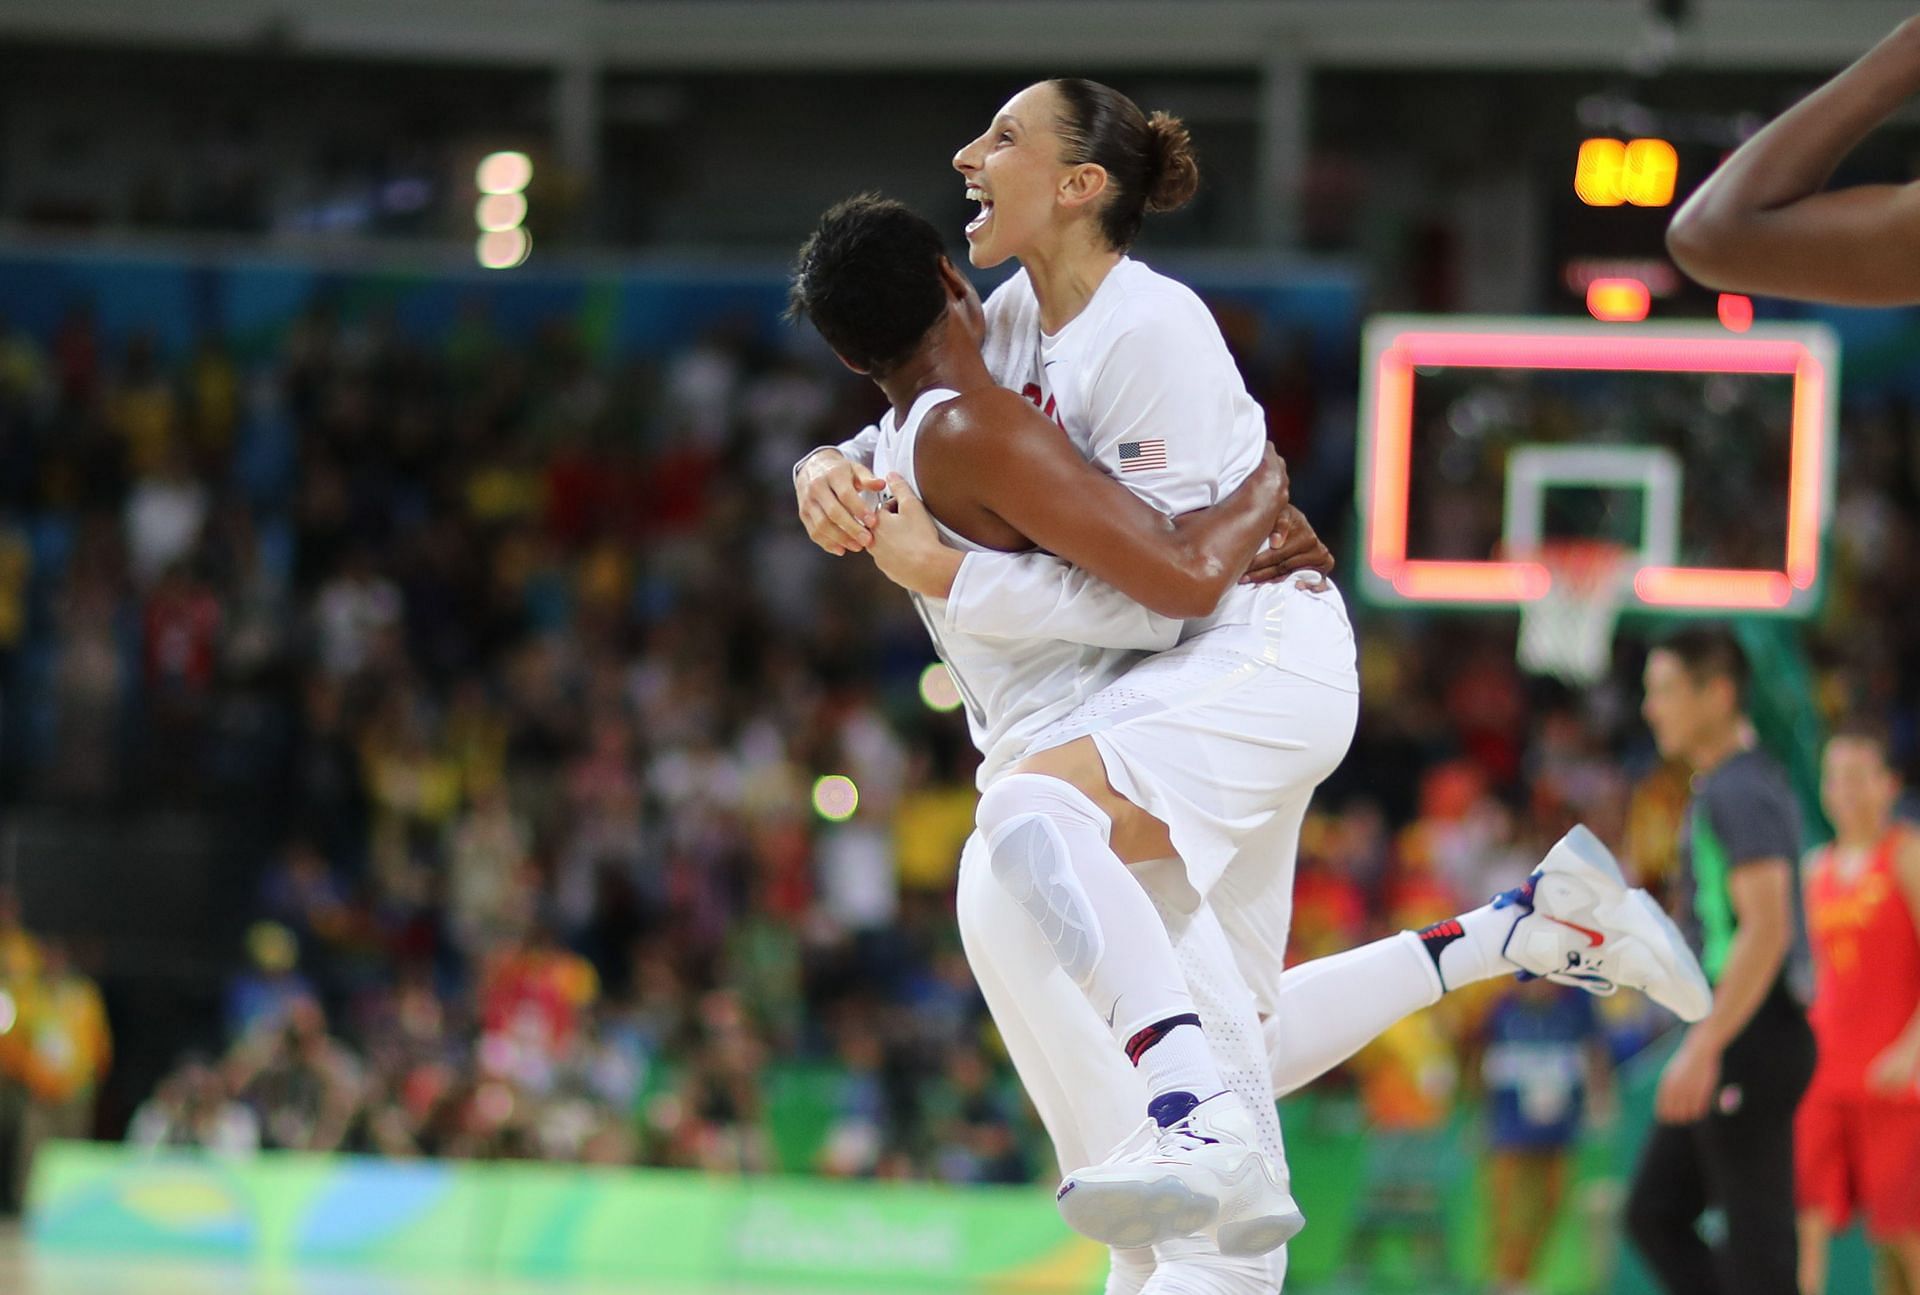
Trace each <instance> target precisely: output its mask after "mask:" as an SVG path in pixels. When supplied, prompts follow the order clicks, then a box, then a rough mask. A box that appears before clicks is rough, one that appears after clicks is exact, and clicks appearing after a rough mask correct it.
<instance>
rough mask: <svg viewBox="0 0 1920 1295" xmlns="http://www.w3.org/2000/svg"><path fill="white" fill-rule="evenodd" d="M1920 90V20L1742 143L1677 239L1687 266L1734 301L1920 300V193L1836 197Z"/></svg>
mask: <svg viewBox="0 0 1920 1295" xmlns="http://www.w3.org/2000/svg"><path fill="white" fill-rule="evenodd" d="M1916 93H1920V19H1914V18H1910V19H1908V20H1907V21H1906V22H1904V23H1902V24H1901V25H1900V26H1899V27H1898V28H1896V29H1895V30H1894V32H1893V34H1892V35H1891V36H1888V37H1887V38H1886V39H1885V40H1883V41H1881V42H1880V44H1879V45H1877V46H1875V47H1874V48H1873V49H1871V50H1869V51H1868V52H1867V53H1866V55H1865V56H1863V57H1862V58H1861V59H1860V60H1859V61H1858V62H1856V63H1855V64H1854V65H1853V66H1852V67H1849V68H1848V69H1847V70H1846V71H1844V72H1842V73H1840V75H1838V76H1836V77H1835V78H1834V79H1833V80H1831V81H1829V82H1827V84H1825V85H1823V86H1821V87H1820V88H1819V89H1818V90H1816V91H1814V92H1813V93H1812V94H1810V95H1808V96H1807V97H1806V98H1805V99H1802V100H1801V101H1800V102H1799V103H1797V104H1795V105H1794V106H1793V107H1792V108H1790V109H1788V110H1787V111H1786V112H1785V113H1783V114H1781V116H1780V117H1779V118H1778V119H1777V120H1775V121H1774V122H1773V123H1772V124H1770V125H1769V126H1767V128H1766V129H1765V130H1762V131H1761V132H1760V133H1759V134H1757V135H1755V136H1754V137H1753V138H1752V139H1750V140H1748V141H1747V142H1746V143H1745V144H1742V145H1741V146H1740V147H1739V148H1738V149H1736V150H1735V151H1734V154H1733V156H1731V157H1729V158H1728V159H1727V160H1726V162H1725V163H1723V164H1722V165H1721V167H1720V169H1719V170H1718V171H1716V172H1714V173H1713V175H1712V176H1711V177H1709V178H1708V180H1707V182H1706V183H1705V184H1703V185H1701V186H1700V188H1699V189H1698V190H1697V191H1696V192H1695V193H1694V195H1693V197H1691V198H1690V199H1688V200H1687V203H1686V205H1685V206H1683V207H1682V208H1681V209H1680V211H1679V213H1678V214H1677V215H1676V216H1675V217H1674V219H1673V224H1672V226H1671V228H1669V230H1668V232H1667V247H1668V249H1669V250H1670V251H1671V252H1672V253H1673V259H1674V260H1675V261H1676V262H1677V263H1678V264H1679V266H1680V268H1681V269H1683V270H1685V271H1686V272H1687V273H1688V274H1690V275H1692V276H1693V277H1694V278H1695V279H1697V280H1699V281H1700V282H1701V283H1704V284H1706V285H1707V286H1708V287H1712V288H1719V289H1722V290H1723V291H1727V292H1751V293H1760V294H1764V295H1766V296H1770V297H1795V298H1799V299H1802V300H1807V301H1830V302H1834V303H1836V304H1839V305H1849V306H1895V305H1905V304H1909V303H1912V302H1920V184H1904V185H1892V184H1879V185H1859V186H1856V187H1853V188H1848V189H1840V190H1835V191H1832V192H1825V191H1824V190H1825V186H1826V184H1827V181H1828V180H1830V179H1832V177H1833V172H1834V169H1835V168H1836V167H1838V166H1839V165H1840V162H1841V160H1842V159H1844V158H1845V157H1846V156H1847V154H1848V153H1850V152H1852V151H1853V149H1854V148H1855V147H1856V146H1857V145H1858V144H1859V143H1860V141H1861V140H1863V139H1865V138H1866V137H1867V134H1868V133H1869V132H1870V131H1872V130H1873V128H1874V127H1876V126H1878V125H1880V124H1881V123H1882V122H1884V121H1886V120H1887V119H1888V118H1889V117H1891V116H1892V115H1893V114H1894V113H1895V112H1897V111H1899V109H1900V108H1901V107H1902V106H1904V105H1905V104H1906V102H1907V100H1909V99H1911V98H1912V97H1913V96H1914V95H1915V94H1916Z"/></svg>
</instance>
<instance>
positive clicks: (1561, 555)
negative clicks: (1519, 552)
mask: <svg viewBox="0 0 1920 1295" xmlns="http://www.w3.org/2000/svg"><path fill="white" fill-rule="evenodd" d="M1534 560H1535V561H1537V562H1539V563H1540V564H1541V565H1542V566H1544V567H1546V568H1547V570H1548V571H1549V572H1550V573H1551V574H1552V576H1553V584H1552V585H1551V586H1550V587H1549V588H1548V590H1547V592H1546V594H1545V595H1543V596H1542V597H1540V598H1538V599H1535V600H1534V601H1532V602H1528V603H1522V604H1521V605H1520V646H1519V651H1518V653H1517V655H1518V657H1519V659H1520V664H1521V666H1522V667H1523V668H1524V669H1526V670H1527V671H1529V672H1530V673H1532V674H1542V675H1553V676H1555V677H1556V678H1558V679H1560V680H1562V681H1563V682H1565V683H1568V684H1571V685H1573V686H1575V687H1587V686H1590V685H1592V684H1596V683H1598V682H1600V680H1602V679H1604V678H1606V676H1607V672H1608V671H1609V670H1610V669H1611V668H1612V666H1613V632H1614V629H1615V627H1616V626H1618V625H1619V623H1620V609H1621V608H1622V607H1623V606H1625V605H1626V601H1627V596H1628V594H1629V593H1630V592H1631V591H1632V582H1631V580H1630V578H1629V568H1630V561H1631V559H1630V555H1629V554H1628V552H1627V551H1626V550H1625V549H1623V548H1620V547H1618V546H1616V545H1612V544H1600V543H1593V542H1580V543H1570V544H1564V545H1550V546H1547V547H1545V548H1542V549H1541V550H1540V552H1539V553H1537V554H1535V555H1534Z"/></svg>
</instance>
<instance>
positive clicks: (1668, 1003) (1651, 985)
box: [1493, 826, 1713, 1022]
mask: <svg viewBox="0 0 1920 1295" xmlns="http://www.w3.org/2000/svg"><path fill="white" fill-rule="evenodd" d="M1493 902H1494V905H1495V907H1499V908H1506V907H1516V908H1519V909H1520V910H1521V912H1520V916H1519V918H1518V920H1516V921H1515V922H1514V924H1513V929H1512V930H1511V931H1510V932H1508V934H1507V942H1506V946H1505V947H1504V948H1503V949H1502V952H1503V953H1504V954H1505V955H1506V958H1507V961H1509V962H1511V963H1513V964H1514V965H1515V966H1517V967H1519V968H1521V969H1522V970H1523V971H1525V972H1526V973H1527V974H1529V975H1533V976H1539V977H1542V978H1544V979H1546V980H1551V981H1554V982H1556V983H1558V984H1562V985H1576V986H1578V987H1579V988H1581V989H1584V990H1586V991H1587V992H1588V993H1591V994H1600V995H1607V994H1611V993H1613V992H1614V991H1615V990H1616V989H1618V988H1619V987H1620V986H1622V985H1624V986H1626V987H1627V988H1629V989H1638V990H1640V991H1641V992H1642V993H1644V994H1646V996H1647V997H1649V998H1651V999H1652V1000H1653V1001H1654V1002H1656V1003H1658V1004H1660V1005H1661V1006H1662V1007H1664V1008H1666V1009H1667V1010H1668V1011H1670V1012H1672V1013H1673V1014H1674V1015H1675V1016H1678V1017H1679V1018H1680V1019H1681V1020H1683V1021H1689V1022H1692V1021H1698V1020H1701V1019H1703V1018H1704V1017H1705V1016H1706V1015H1707V1013H1708V1012H1710V1011H1712V1010H1713V987H1712V985H1710V984H1709V983H1708V982H1707V977H1706V973H1705V972H1703V971H1701V970H1700V960H1699V959H1698V958H1696V957H1695V956H1694V954H1693V950H1692V949H1691V948H1689V947H1688V946H1687V941H1686V937H1685V936H1683V935H1682V934H1681V933H1680V928H1679V927H1678V926H1675V925H1674V922H1673V919H1672V918H1671V917H1668V916H1667V914H1666V912H1665V910H1663V909H1662V908H1661V907H1660V905H1659V904H1657V903H1655V902H1654V899H1653V896H1651V895H1649V894H1648V893H1647V892H1646V891H1644V890H1636V889H1634V888H1632V887H1630V886H1628V885H1627V879H1626V877H1625V876H1624V875H1623V874H1622V873H1621V871H1620V865H1619V864H1618V863H1616V862H1615V861H1614V858H1613V855H1612V853H1611V852H1609V851H1608V849H1607V847H1606V846H1604V845H1602V844H1601V843H1600V838H1599V837H1597V836H1595V835H1594V834H1593V833H1592V832H1590V831H1588V830H1587V829H1586V828H1585V827H1584V826H1576V827H1575V828H1574V829H1573V830H1572V831H1571V832H1568V833H1567V834H1566V835H1565V836H1563V837H1561V838H1560V840H1559V842H1558V843H1557V844H1556V845H1555V846H1554V847H1553V849H1551V850H1549V851H1547V857H1546V858H1545V859H1543V860H1542V861H1541V863H1540V866H1539V867H1538V868H1536V869H1534V872H1533V875H1532V876H1531V877H1529V878H1527V882H1526V884H1525V885H1524V886H1519V887H1516V888H1515V889H1513V890H1510V891H1508V892H1507V893H1506V894H1504V895H1501V896H1499V897H1498V898H1496V899H1495V900H1494V901H1493Z"/></svg>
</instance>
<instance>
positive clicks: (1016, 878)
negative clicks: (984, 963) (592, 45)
mask: <svg viewBox="0 0 1920 1295" xmlns="http://www.w3.org/2000/svg"><path fill="white" fill-rule="evenodd" d="M978 821H979V825H980V831H981V833H982V834H983V835H984V836H985V837H986V839H987V853H988V859H989V862H990V864H991V866H992V868H993V875H994V877H995V878H996V879H997V880H998V881H999V882H1000V883H1001V884H1002V885H1003V886H1005V887H1006V888H1007V889H1008V891H1009V893H1011V894H1012V895H1013V897H1014V899H1015V900H1017V901H1018V902H1019V904H1020V906H1021V908H1023V909H1024V910H1026V912H1027V914H1028V916H1030V917H1032V918H1033V919H1034V921H1035V922H1037V923H1038V924H1039V926H1040V930H1041V933H1042V934H1043V935H1045V936H1046V937H1047V943H1048V945H1049V946H1050V947H1051V948H1052V949H1053V951H1054V954H1055V956H1056V957H1058V958H1059V959H1060V965H1061V967H1062V968H1064V969H1065V970H1066V972H1067V974H1068V975H1069V976H1071V977H1072V978H1073V979H1074V980H1075V981H1076V982H1077V983H1078V984H1079V986H1080V988H1081V989H1082V990H1084V991H1085V992H1086V995H1087V999H1088V1001H1089V1002H1091V1003H1092V1004H1093V1008H1094V1010H1095V1011H1097V1012H1099V1013H1100V1018H1101V1019H1102V1020H1104V1021H1106V1022H1107V1024H1108V1026H1109V1027H1110V1028H1111V1029H1112V1030H1113V1036H1114V1039H1115V1041H1116V1042H1117V1043H1119V1044H1120V1046H1122V1047H1124V1048H1126V1049H1127V1050H1128V1053H1129V1056H1130V1058H1131V1059H1132V1060H1133V1062H1134V1064H1135V1065H1136V1066H1138V1067H1140V1071H1141V1074H1142V1075H1143V1076H1144V1077H1146V1079H1147V1081H1148V1088H1149V1090H1150V1095H1151V1096H1154V1097H1158V1096H1160V1095H1161V1094H1162V1093H1167V1092H1179V1091H1185V1092H1191V1093H1193V1094H1194V1095H1195V1096H1196V1097H1200V1098H1206V1097H1210V1096H1212V1095H1213V1094H1215V1093H1218V1092H1220V1091H1222V1090H1223V1089H1224V1088H1225V1085H1224V1084H1223V1083H1221V1082H1220V1074H1219V1071H1218V1069H1217V1068H1216V1067H1215V1066H1214V1063H1213V1058H1212V1056H1211V1054H1210V1053H1208V1051H1207V1049H1206V1044H1205V1041H1204V1039H1203V1038H1202V1036H1201V1033H1200V1031H1199V1030H1198V1029H1197V1028H1195V1029H1185V1028H1182V1027H1177V1026H1176V1027H1173V1028H1170V1029H1168V1030H1167V1031H1166V1033H1165V1034H1164V1035H1163V1036H1162V1037H1160V1038H1159V1039H1158V1040H1157V1041H1153V1040H1149V1039H1144V1038H1142V1037H1141V1036H1142V1035H1143V1033H1144V1032H1145V1031H1148V1030H1149V1029H1152V1028H1154V1027H1163V1026H1166V1025H1168V1023H1169V1022H1172V1021H1175V1020H1177V1019H1178V1018H1180V1017H1182V1016H1194V1015H1195V1013H1194V1007H1193V996H1192V995H1191V994H1190V993H1189V992H1188V991H1187V985H1186V981H1185V979H1184V978H1182V976H1181V975H1180V968H1179V965H1178V964H1177V963H1176V962H1175V960H1174V955H1173V941H1172V940H1171V938H1169V936H1168V935H1167V928H1166V927H1165V926H1164V925H1163V924H1162V923H1161V920H1160V914H1159V913H1158V911H1157V910H1155V908H1154V906H1153V901H1152V900H1151V899H1149V898H1148V897H1147V892H1146V891H1145V890H1143V889H1142V888H1141V886H1140V883H1139V882H1138V881H1136V880H1134V877H1133V874H1132V873H1130V872H1128V871H1127V865H1126V864H1124V863H1122V862H1120V856H1119V855H1117V854H1115V853H1114V852H1113V850H1112V849H1111V847H1109V845H1108V844H1107V842H1108V837H1109V833H1110V832H1111V829H1112V824H1111V823H1110V822H1109V821H1108V819H1107V816H1106V814H1104V813H1103V812H1101V809H1100V807H1099V806H1098V805H1095V804H1094V803H1093V802H1092V801H1091V800H1089V799H1087V797H1086V796H1085V795H1084V794H1083V793H1082V792H1081V791H1080V789H1079V788H1077V787H1075V786H1073V785H1072V784H1071V783H1068V782H1065V781H1063V780H1061V779H1059V778H1049V777H1044V776H1042V775H1039V774H1026V773H1016V774H1009V775H1007V776H1006V777H1004V778H1002V779H1000V780H999V781H998V782H996V783H994V784H993V785H992V786H991V787H989V788H987V790H986V793H985V794H984V795H982V796H981V797H980V808H979V811H978ZM1181 1035H1190V1036H1191V1039H1190V1040H1189V1039H1184V1038H1180V1037H1178V1036H1181ZM1169 1047H1171V1048H1172V1051H1171V1052H1168V1051H1167V1049H1168V1048H1169ZM1155 1053H1163V1054H1164V1055H1163V1056H1159V1057H1156V1056H1154V1054H1155Z"/></svg>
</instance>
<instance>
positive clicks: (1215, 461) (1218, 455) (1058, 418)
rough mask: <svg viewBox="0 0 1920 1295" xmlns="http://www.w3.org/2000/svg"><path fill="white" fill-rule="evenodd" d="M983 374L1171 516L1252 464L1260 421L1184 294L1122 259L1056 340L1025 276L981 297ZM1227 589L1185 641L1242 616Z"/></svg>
mask: <svg viewBox="0 0 1920 1295" xmlns="http://www.w3.org/2000/svg"><path fill="white" fill-rule="evenodd" d="M986 310H987V340H986V346H985V348H984V353H985V356H986V361H987V367H988V369H989V370H990V371H991V372H992V373H993V377H994V380H995V381H996V382H998V383H999V384H1000V385H1001V386H1003V387H1007V388H1009V389H1011V390H1013V391H1018V392H1020V393H1021V394H1022V395H1024V396H1025V397H1026V398H1027V399H1028V400H1030V401H1032V402H1033V403H1034V405H1035V406H1037V407H1038V408H1039V409H1040V411H1041V412H1042V413H1044V414H1046V415H1047V416H1048V417H1049V418H1051V419H1053V420H1054V422H1056V423H1058V424H1059V425H1060V426H1061V427H1062V428H1063V429H1065V431H1066V433H1067V435H1068V436H1069V437H1071V438H1072V439H1073V441H1074V443H1075V444H1076V445H1078V446H1079V448H1080V451H1081V452H1082V453H1083V454H1085V455H1086V456H1087V458H1088V459H1089V460H1090V461H1091V462H1092V463H1094V464H1095V465H1097V466H1098V467H1099V468H1100V469H1101V470H1102V471H1104V472H1106V473H1107V474H1108V475H1109V476H1112V477H1113V478H1115V479H1116V480H1118V481H1119V482H1120V483H1121V484H1122V485H1124V486H1126V487H1127V488H1128V489H1129V490H1131V491H1133V492H1134V493H1135V494H1136V495H1139V496H1140V497H1141V498H1142V499H1144V500H1146V501H1147V502H1148V503H1150V504H1152V505H1153V506H1154V507H1156V508H1158V509H1159V510H1160V511H1161V512H1163V513H1166V514H1168V515H1169V516H1177V515H1179V514H1181V513H1186V512H1191V511H1193V510H1194V509H1196V508H1205V507H1208V506H1209V505H1212V504H1216V503H1218V502H1219V501H1220V500H1221V499H1222V498H1224V497H1225V496H1226V495H1228V494H1230V493H1231V492H1232V491H1233V490H1234V489H1235V488H1236V487H1238V486H1239V485H1240V483H1241V482H1243V481H1245V480H1246V479H1247V477H1248V475H1249V474H1251V473H1252V472H1253V471H1254V469H1255V468H1257V467H1258V466H1259V465H1260V458H1261V455H1262V454H1263V453H1264V451H1265V449H1266V444H1267V420H1266V414H1265V412H1264V411H1263V410H1262V409H1261V408H1260V404H1259V402H1258V401H1256V400H1254V398H1253V397H1252V396H1251V395H1249V394H1248V393H1247V387H1246V383H1245V381H1244V380H1242V378H1241V376H1240V370H1239V368H1238V366H1236V365H1235V364H1234V362H1233V356H1232V355H1231V354H1230V353H1229V352H1228V350H1227V344H1226V341H1225V339H1223V338H1222V337H1221V336H1220V327H1219V325H1218V324H1216V323H1215V322H1214V318H1213V315H1212V313H1211V312H1210V311H1209V310H1208V309H1207V307H1206V304H1205V303H1204V302H1202V301H1201V300H1200V298H1199V296H1198V295H1197V294H1195V293H1194V291H1193V289H1191V288H1189V287H1187V286H1186V285H1185V284H1183V283H1180V282H1178V281H1176V280H1173V279H1169V278H1167V277H1166V276H1165V275H1163V274H1158V273H1156V272H1154V271H1153V270H1150V269H1148V268H1147V267H1146V266H1145V265H1143V264H1141V263H1140V262H1138V261H1135V260H1133V259H1131V258H1129V257H1122V258H1121V260H1120V262H1119V264H1117V265H1115V266H1114V267H1113V269H1112V270H1111V271H1110V272H1109V273H1108V274H1107V277H1106V278H1105V279H1104V280H1103V281H1102V282H1101V284H1100V287H1099V288H1098V289H1097V290H1096V291H1095V292H1094V294H1093V299H1092V300H1091V301H1089V302H1088V303H1087V306H1086V309H1084V310H1082V311H1081V312H1080V313H1079V314H1078V315H1076V316H1075V317H1074V318H1073V319H1072V320H1070V321H1068V323H1067V324H1066V325H1065V326H1063V327H1062V328H1061V329H1060V331H1059V332H1057V333H1054V334H1051V335H1049V334H1047V333H1044V332H1042V331H1041V328H1040V303H1039V300H1038V299H1037V298H1036V297H1035V296H1034V294H1033V286H1032V283H1031V281H1030V280H1029V279H1028V277H1027V272H1026V271H1025V270H1024V269H1023V270H1021V271H1020V272H1019V273H1017V274H1015V275H1014V276H1013V277H1012V278H1011V279H1009V280H1007V281H1006V282H1005V283H1003V284H1001V285H1000V287H999V288H998V289H997V290H996V291H995V292H994V293H993V295H992V296H991V297H989V298H988V299H987V303H986ZM1253 599H1254V591H1253V590H1252V589H1250V588H1247V587H1243V586H1236V587H1235V589H1234V591H1233V592H1231V593H1229V594H1228V595H1227V598H1226V599H1225V600H1224V601H1223V602H1222V604H1221V606H1220V609H1219V610H1218V611H1216V612H1215V613H1214V615H1213V616H1210V617H1207V618H1205V619H1204V620H1201V621H1197V622H1194V623H1193V624H1192V625H1191V626H1190V628H1189V630H1188V633H1189V635H1191V634H1193V633H1197V632H1199V631H1200V630H1202V629H1205V628H1207V627H1210V626H1212V625H1216V624H1222V623H1244V622H1245V621H1246V620H1248V619H1249V618H1250V617H1251V616H1252V614H1253V613H1252V610H1251V603H1252V601H1253Z"/></svg>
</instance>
